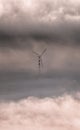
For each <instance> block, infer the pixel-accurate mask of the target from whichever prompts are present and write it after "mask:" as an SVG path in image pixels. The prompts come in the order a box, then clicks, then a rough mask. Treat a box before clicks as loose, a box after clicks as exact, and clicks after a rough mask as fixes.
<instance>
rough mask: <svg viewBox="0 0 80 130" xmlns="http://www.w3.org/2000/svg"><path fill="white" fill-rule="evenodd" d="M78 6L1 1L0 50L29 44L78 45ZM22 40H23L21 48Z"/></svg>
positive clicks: (61, 2)
mask: <svg viewBox="0 0 80 130" xmlns="http://www.w3.org/2000/svg"><path fill="white" fill-rule="evenodd" d="M79 8H80V2H79V1H78V0H77V1H75V0H74V1H72V0H68V2H66V1H65V0H55V1H53V0H50V1H49V0H47V1H46V0H40V1H36V0H30V1H29V0H28V1H25V0H23V1H22V0H20V1H19V0H14V1H12V0H7V1H5V0H3V1H2V0H1V1H0V10H1V14H0V46H3V47H7V46H8V47H12V48H16V47H17V48H19V46H21V44H19V43H17V42H16V39H19V38H20V39H22V46H21V47H22V48H23V47H24V48H25V47H28V46H27V45H29V44H31V45H32V43H31V42H29V41H31V40H35V42H36V41H37V42H38V43H40V41H42V42H45V43H47V44H48V43H49V44H50V43H51V44H64V45H67V44H68V45H80V44H79V43H80V9H79ZM23 39H26V41H28V42H29V44H28V42H26V43H25V45H24V43H23Z"/></svg>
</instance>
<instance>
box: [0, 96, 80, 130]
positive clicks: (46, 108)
mask: <svg viewBox="0 0 80 130" xmlns="http://www.w3.org/2000/svg"><path fill="white" fill-rule="evenodd" d="M77 96H79V94H78V95H77ZM34 104H35V105H34ZM0 129H1V130H14V129H15V130H18V129H19V130H23V129H24V130H32V129H34V130H37V129H39V130H52V129H55V130H58V129H59V130H67V129H68V130H71V129H72V130H76V129H77V130H79V129H80V101H79V100H77V99H74V98H73V97H71V96H68V95H66V96H63V97H58V98H45V99H37V98H28V99H25V100H21V101H18V102H10V103H5V102H4V103H0Z"/></svg>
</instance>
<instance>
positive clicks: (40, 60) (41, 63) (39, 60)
mask: <svg viewBox="0 0 80 130" xmlns="http://www.w3.org/2000/svg"><path fill="white" fill-rule="evenodd" d="M46 50H47V49H44V50H43V52H42V53H41V54H39V53H37V52H34V51H33V53H34V54H35V55H36V56H37V57H38V68H39V74H40V73H41V65H42V66H43V62H42V56H43V54H44V53H45V52H46Z"/></svg>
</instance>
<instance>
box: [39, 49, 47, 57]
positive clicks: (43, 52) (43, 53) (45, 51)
mask: <svg viewBox="0 0 80 130" xmlns="http://www.w3.org/2000/svg"><path fill="white" fill-rule="evenodd" d="M46 50H47V48H46V49H44V51H43V52H42V54H41V55H40V56H42V55H43V54H44V53H45V52H46Z"/></svg>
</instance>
